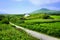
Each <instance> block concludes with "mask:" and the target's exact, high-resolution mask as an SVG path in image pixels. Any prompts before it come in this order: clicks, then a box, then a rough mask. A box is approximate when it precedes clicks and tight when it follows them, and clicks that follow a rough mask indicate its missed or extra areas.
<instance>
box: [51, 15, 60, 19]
mask: <svg viewBox="0 0 60 40" xmlns="http://www.w3.org/2000/svg"><path fill="white" fill-rule="evenodd" d="M51 17H53V18H54V19H60V15H58V16H57V15H51Z"/></svg>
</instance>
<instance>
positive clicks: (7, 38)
mask: <svg viewBox="0 0 60 40" xmlns="http://www.w3.org/2000/svg"><path fill="white" fill-rule="evenodd" d="M0 40H38V39H36V38H34V37H32V36H30V35H28V34H27V33H26V32H24V31H23V30H19V31H18V30H17V29H15V28H13V27H12V26H11V25H7V24H0Z"/></svg>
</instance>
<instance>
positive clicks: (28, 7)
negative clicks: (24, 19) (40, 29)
mask: <svg viewBox="0 0 60 40" xmlns="http://www.w3.org/2000/svg"><path fill="white" fill-rule="evenodd" d="M41 8H47V9H51V10H60V0H0V12H4V13H8V14H24V13H30V12H32V11H35V10H38V9H41Z"/></svg>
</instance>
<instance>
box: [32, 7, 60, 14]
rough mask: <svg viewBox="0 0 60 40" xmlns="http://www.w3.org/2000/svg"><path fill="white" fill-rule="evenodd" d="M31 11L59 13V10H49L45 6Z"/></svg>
mask: <svg viewBox="0 0 60 40" xmlns="http://www.w3.org/2000/svg"><path fill="white" fill-rule="evenodd" d="M32 13H47V14H60V11H57V10H49V9H46V8H42V9H39V10H36V11H33V12H32Z"/></svg>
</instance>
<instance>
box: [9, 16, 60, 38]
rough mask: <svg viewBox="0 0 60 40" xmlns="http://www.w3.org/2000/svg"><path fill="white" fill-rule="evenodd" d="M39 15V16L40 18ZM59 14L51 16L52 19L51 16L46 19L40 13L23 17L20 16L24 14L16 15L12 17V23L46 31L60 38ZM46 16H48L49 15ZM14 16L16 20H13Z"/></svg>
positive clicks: (45, 32) (41, 31) (38, 30)
mask: <svg viewBox="0 0 60 40" xmlns="http://www.w3.org/2000/svg"><path fill="white" fill-rule="evenodd" d="M37 16H39V17H40V18H39V17H37ZM49 16H50V15H49ZM57 16H58V15H57ZM57 16H54V15H53V17H52V16H50V17H51V18H52V19H51V18H50V19H49V18H47V19H44V18H45V17H42V16H40V15H31V17H30V16H29V17H26V18H22V19H20V18H21V17H23V16H20V17H19V16H14V17H11V19H10V20H11V22H12V23H14V24H16V25H19V26H22V27H24V28H28V29H30V30H34V31H37V32H40V33H44V34H47V35H50V36H54V37H57V38H60V19H58V17H57ZM32 17H34V18H32ZM46 17H48V15H47V16H46ZM54 17H56V18H57V19H55V18H54ZM13 18H14V19H15V20H12V19H13ZM28 18H29V19H28ZM59 18H60V17H59ZM14 21H15V22H14Z"/></svg>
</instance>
